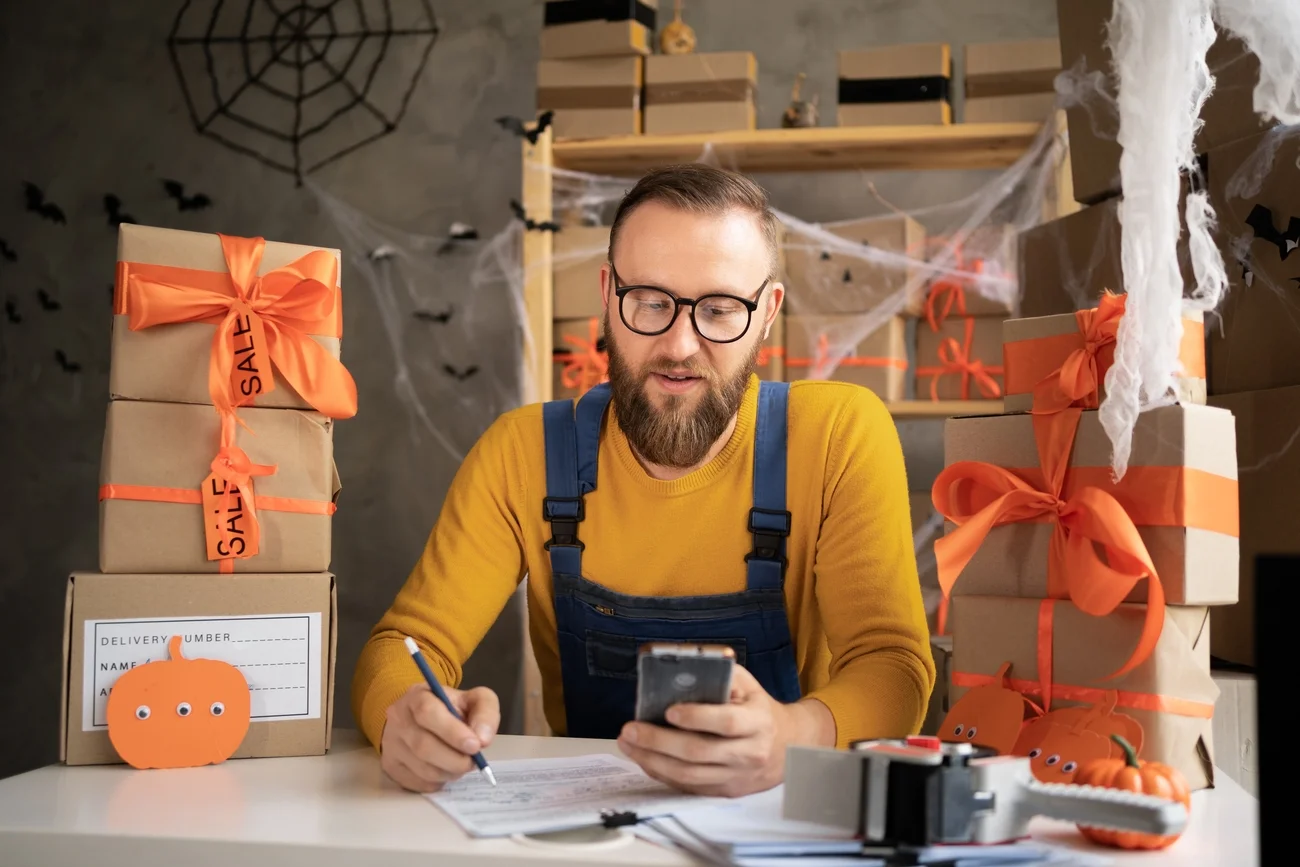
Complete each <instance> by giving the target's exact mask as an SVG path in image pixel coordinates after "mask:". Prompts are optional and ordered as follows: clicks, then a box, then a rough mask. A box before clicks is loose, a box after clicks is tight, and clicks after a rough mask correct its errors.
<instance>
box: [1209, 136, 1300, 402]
mask: <svg viewBox="0 0 1300 867" xmlns="http://www.w3.org/2000/svg"><path fill="white" fill-rule="evenodd" d="M1298 161H1300V127H1289V128H1285V129H1279V130H1278V131H1277V132H1276V133H1275V134H1271V135H1270V134H1265V135H1259V136H1253V137H1251V138H1248V139H1243V140H1242V141H1238V142H1234V143H1232V144H1230V145H1225V146H1223V147H1221V148H1219V149H1217V150H1214V151H1211V152H1210V154H1209V157H1208V169H1209V172H1208V174H1209V177H1210V202H1211V204H1213V205H1214V209H1215V214H1216V216H1217V218H1218V232H1219V249H1220V251H1221V252H1222V253H1223V260H1224V265H1226V266H1227V269H1228V291H1227V295H1226V297H1225V298H1224V301H1223V303H1222V305H1221V306H1220V308H1219V311H1218V314H1219V318H1220V319H1221V325H1218V324H1216V325H1212V326H1211V327H1210V328H1207V329H1206V331H1207V334H1208V340H1207V343H1208V347H1207V351H1208V353H1209V359H1208V360H1209V363H1210V368H1209V371H1210V393H1211V394H1229V393H1232V392H1238V391H1256V390H1259V389H1265V388H1281V387H1283V386H1289V385H1300V261H1298V259H1300V252H1298V251H1296V250H1295V249H1293V248H1292V247H1291V246H1290V244H1293V243H1297V242H1300V238H1297V237H1295V236H1294V233H1291V234H1292V237H1291V239H1290V241H1286V240H1277V241H1269V240H1268V239H1267V230H1266V229H1262V230H1261V231H1260V233H1259V234H1258V235H1257V234H1256V232H1255V230H1254V229H1252V228H1251V226H1250V224H1249V223H1247V222H1246V221H1247V219H1248V218H1249V217H1250V215H1251V213H1252V211H1254V209H1255V208H1256V207H1257V206H1263V207H1264V208H1268V209H1269V212H1270V213H1269V216H1270V217H1271V221H1272V224H1273V229H1274V231H1275V232H1277V233H1278V234H1279V236H1280V235H1284V234H1287V228H1288V225H1289V224H1291V221H1293V220H1297V219H1300V171H1297V169H1296V165H1297V164H1298ZM1263 219H1265V216H1264V213H1263V211H1259V212H1257V217H1256V220H1257V221H1258V222H1259V223H1260V225H1261V226H1263ZM1284 249H1285V251H1286V253H1288V254H1289V256H1288V258H1286V259H1283V258H1282V255H1283V250H1284ZM1239 253H1241V254H1245V255H1244V258H1245V259H1247V260H1248V267H1246V266H1243V264H1242V262H1241V261H1240V260H1241V258H1243V257H1242V256H1239V255H1238V254H1239ZM1247 273H1249V282H1247Z"/></svg>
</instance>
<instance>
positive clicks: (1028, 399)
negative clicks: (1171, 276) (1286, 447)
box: [999, 311, 1205, 412]
mask: <svg viewBox="0 0 1300 867" xmlns="http://www.w3.org/2000/svg"><path fill="white" fill-rule="evenodd" d="M1183 321H1184V323H1186V324H1187V325H1188V326H1196V325H1200V326H1201V327H1204V323H1205V314H1203V313H1201V312H1200V311H1195V312H1191V311H1189V312H1184V313H1183ZM1078 331H1079V320H1078V319H1077V318H1076V317H1075V315H1074V314H1073V313H1060V314H1057V315H1055V316H1039V317H1037V318H1034V319H1008V320H1006V321H1005V322H1003V323H1002V346H1003V347H1005V346H1006V345H1007V344H1008V343H1016V342H1019V341H1021V340H1037V339H1039V338H1042V337H1054V336H1056V335H1058V334H1077V333H1078ZM1062 360H1064V359H1062ZM999 363H1001V364H1003V366H1004V367H1005V365H1006V362H1005V356H1004V359H1003V360H1002V361H1000V362H999ZM1012 373H1013V374H1014V371H1012ZM1174 387H1175V389H1176V392H1175V396H1176V397H1177V399H1178V402H1179V403H1199V404H1203V403H1205V380H1204V379H1202V378H1201V377H1199V376H1175V377H1174ZM1097 399H1098V402H1100V401H1103V400H1105V399H1106V383H1105V382H1104V381H1102V382H1100V383H1098V384H1097ZM1033 407H1034V394H1033V392H1029V391H1026V392H1019V393H1016V394H1011V393H1007V394H1005V395H1004V396H1003V398H1002V411H1003V412H1028V411H1029V410H1031V409H1033Z"/></svg>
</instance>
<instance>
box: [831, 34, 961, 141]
mask: <svg viewBox="0 0 1300 867" xmlns="http://www.w3.org/2000/svg"><path fill="white" fill-rule="evenodd" d="M838 60H839V77H840V78H841V79H850V80H859V79H878V78H924V77H930V76H936V75H938V76H943V77H945V78H948V79H950V80H951V78H952V48H951V47H950V46H949V45H948V44H947V43H941V42H927V43H916V44H906V45H886V46H881V47H878V48H857V49H851V50H845V51H840V52H839V57H838ZM948 123H952V105H951V103H950V102H949V101H948V100H946V99H933V100H926V101H924V102H921V101H918V102H892V103H887V102H880V103H839V104H838V105H837V106H836V124H837V125H839V126H911V125H914V124H948Z"/></svg>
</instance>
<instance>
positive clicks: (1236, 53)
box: [1056, 0, 1273, 204]
mask: <svg viewBox="0 0 1300 867" xmlns="http://www.w3.org/2000/svg"><path fill="white" fill-rule="evenodd" d="M1056 14H1057V23H1058V26H1059V29H1060V35H1061V65H1062V68H1063V69H1073V68H1074V67H1075V66H1076V64H1079V63H1080V62H1082V64H1083V65H1082V68H1081V69H1080V71H1081V72H1082V73H1084V74H1087V73H1089V72H1096V71H1101V72H1103V73H1104V74H1105V76H1106V79H1107V81H1106V93H1107V96H1108V97H1109V98H1110V99H1111V100H1113V99H1114V97H1115V90H1114V80H1113V75H1114V73H1113V70H1112V68H1111V57H1110V51H1109V50H1108V49H1107V48H1106V45H1105V41H1106V24H1107V22H1108V21H1109V20H1110V16H1111V0H1056ZM1205 59H1206V63H1207V64H1208V65H1209V67H1210V72H1211V74H1213V75H1214V77H1215V82H1214V90H1213V92H1212V93H1211V94H1210V97H1209V99H1207V100H1206V102H1205V105H1204V106H1203V107H1202V108H1201V120H1202V121H1204V125H1203V126H1202V128H1201V130H1200V132H1199V133H1198V134H1197V136H1196V141H1195V148H1196V151H1197V152H1198V153H1204V152H1206V151H1208V150H1210V149H1212V148H1215V147H1218V146H1219V145H1221V144H1225V143H1227V142H1231V141H1236V140H1237V139H1240V138H1244V137H1246V136H1249V135H1253V134H1255V133H1257V132H1259V131H1260V130H1262V129H1265V128H1267V127H1269V126H1272V125H1273V124H1272V123H1271V122H1265V121H1264V120H1263V119H1262V118H1260V117H1259V116H1258V115H1256V114H1255V110H1254V100H1253V96H1252V94H1253V92H1254V89H1255V84H1256V82H1258V80H1259V60H1258V59H1257V58H1256V57H1255V56H1254V55H1253V54H1251V53H1249V52H1248V51H1247V50H1246V48H1245V45H1244V44H1243V43H1242V42H1241V41H1240V40H1238V39H1237V38H1236V37H1233V36H1231V35H1229V34H1227V33H1225V32H1223V31H1220V33H1219V38H1218V39H1217V40H1215V42H1214V44H1213V45H1211V46H1210V49H1209V51H1208V52H1206V56H1205ZM1066 117H1067V118H1068V123H1069V132H1070V164H1071V172H1072V174H1073V179H1074V197H1075V199H1076V200H1078V201H1079V202H1082V203H1084V204H1090V203H1092V202H1097V201H1100V200H1102V199H1105V198H1108V197H1110V196H1113V195H1116V194H1117V193H1119V192H1120V179H1119V155H1120V146H1119V143H1118V142H1117V141H1116V135H1117V133H1118V130H1119V114H1118V112H1117V111H1116V110H1115V109H1114V108H1112V107H1111V106H1110V105H1109V104H1108V103H1107V102H1106V101H1104V100H1102V99H1101V98H1100V97H1099V96H1097V95H1096V94H1094V95H1093V96H1092V98H1091V99H1088V100H1086V101H1085V102H1084V103H1083V104H1080V105H1076V106H1073V107H1071V108H1069V109H1067V110H1066Z"/></svg>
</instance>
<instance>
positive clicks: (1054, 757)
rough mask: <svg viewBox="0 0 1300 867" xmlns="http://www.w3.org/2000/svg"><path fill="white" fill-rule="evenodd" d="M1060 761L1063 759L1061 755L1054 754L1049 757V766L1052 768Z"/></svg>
mask: <svg viewBox="0 0 1300 867" xmlns="http://www.w3.org/2000/svg"><path fill="white" fill-rule="evenodd" d="M1060 760H1061V757H1060V756H1059V755H1057V754H1056V753H1052V754H1051V755H1050V756H1048V757H1047V766H1048V767H1049V768H1050V767H1051V766H1052V765H1054V764H1056V763H1057V762H1059V761H1060Z"/></svg>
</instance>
